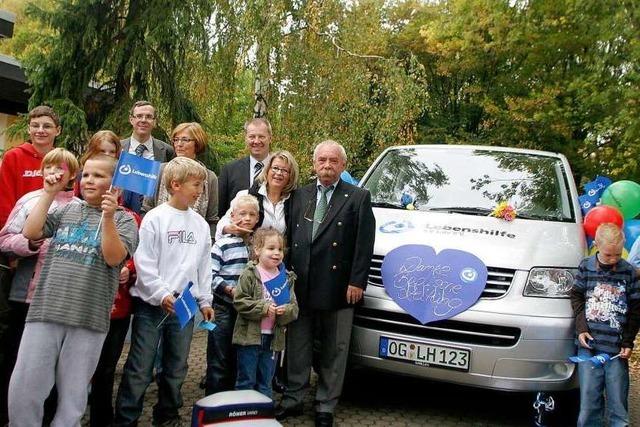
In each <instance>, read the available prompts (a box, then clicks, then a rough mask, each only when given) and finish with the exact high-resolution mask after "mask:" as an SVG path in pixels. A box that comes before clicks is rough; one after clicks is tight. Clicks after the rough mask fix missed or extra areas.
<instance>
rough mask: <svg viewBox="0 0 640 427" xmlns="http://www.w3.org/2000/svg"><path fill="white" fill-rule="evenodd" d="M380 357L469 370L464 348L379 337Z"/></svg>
mask: <svg viewBox="0 0 640 427" xmlns="http://www.w3.org/2000/svg"><path fill="white" fill-rule="evenodd" d="M380 357H382V358H385V359H394V360H400V361H402V362H409V363H414V364H416V365H421V366H430V367H435V368H447V369H455V370H458V371H465V372H466V371H468V370H469V359H470V358H471V351H469V350H467V349H464V348H455V347H444V346H441V345H435V344H425V343H419V342H413V341H404V340H398V339H395V338H388V337H380Z"/></svg>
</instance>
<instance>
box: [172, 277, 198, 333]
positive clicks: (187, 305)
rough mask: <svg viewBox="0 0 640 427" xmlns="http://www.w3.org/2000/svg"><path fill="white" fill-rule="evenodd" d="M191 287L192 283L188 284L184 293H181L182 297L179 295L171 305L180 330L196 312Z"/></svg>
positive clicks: (196, 308) (196, 305)
mask: <svg viewBox="0 0 640 427" xmlns="http://www.w3.org/2000/svg"><path fill="white" fill-rule="evenodd" d="M192 286H193V282H189V284H188V285H187V287H186V288H185V289H184V291H182V295H180V296H179V297H178V298H177V299H176V302H175V303H174V304H173V309H174V310H175V311H176V316H178V320H179V321H180V327H181V328H184V327H185V326H186V325H187V323H189V321H190V320H191V319H192V318H193V316H195V315H196V312H197V311H198V303H197V302H196V300H195V298H194V297H193V295H191V287H192Z"/></svg>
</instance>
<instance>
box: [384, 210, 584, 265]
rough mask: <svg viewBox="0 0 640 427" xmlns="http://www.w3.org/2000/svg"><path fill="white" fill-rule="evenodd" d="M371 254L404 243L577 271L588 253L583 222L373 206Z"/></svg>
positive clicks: (500, 261) (493, 262)
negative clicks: (372, 250)
mask: <svg viewBox="0 0 640 427" xmlns="http://www.w3.org/2000/svg"><path fill="white" fill-rule="evenodd" d="M373 212H374V214H375V217H376V228H377V230H376V242H375V249H374V253H375V254H376V255H384V254H386V253H388V252H389V251H391V250H392V249H395V248H397V247H398V246H402V245H408V244H422V245H428V246H431V247H433V248H434V249H435V250H436V252H440V251H442V250H443V249H459V250H463V251H467V252H470V253H472V254H474V255H476V256H477V257H478V258H480V259H481V260H482V261H483V262H484V263H485V265H487V266H491V267H501V268H511V269H516V270H529V269H530V268H532V267H577V266H578V264H579V263H580V260H581V259H582V258H583V257H584V255H585V251H586V241H585V237H584V231H583V228H582V224H577V223H575V222H556V221H540V220H529V219H521V218H516V219H515V220H513V221H511V222H508V221H505V220H502V219H499V218H493V217H488V216H475V215H464V214H457V213H439V212H421V211H408V210H398V209H386V208H373Z"/></svg>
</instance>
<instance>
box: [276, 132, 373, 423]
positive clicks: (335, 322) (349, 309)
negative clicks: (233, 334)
mask: <svg viewBox="0 0 640 427" xmlns="http://www.w3.org/2000/svg"><path fill="white" fill-rule="evenodd" d="M346 161H347V158H346V153H345V151H344V148H343V147H342V146H341V145H340V144H338V143H337V142H335V141H324V142H322V143H320V144H319V145H318V146H317V147H316V148H315V150H314V153H313V167H314V170H315V172H316V174H317V177H318V179H317V182H315V183H313V184H310V185H307V186H306V187H303V188H301V189H299V190H297V191H296V192H294V194H293V196H292V201H291V223H290V224H289V227H288V230H287V235H288V242H289V244H290V245H291V250H290V252H289V263H288V267H289V268H290V269H291V270H293V271H294V272H295V273H296V275H297V276H298V279H297V281H296V285H295V293H296V297H297V299H298V304H299V306H300V314H299V316H298V320H296V321H295V322H293V323H292V324H291V325H290V326H289V329H288V332H287V333H288V336H287V339H288V341H287V358H288V359H287V388H286V390H285V393H284V397H283V399H282V402H281V405H280V407H279V408H278V410H277V412H276V417H277V418H278V419H284V418H287V417H289V416H295V415H299V414H301V413H302V401H303V398H304V390H305V388H306V386H307V383H308V380H309V374H310V371H311V365H312V357H313V343H314V340H319V342H320V346H319V348H320V354H319V369H318V371H319V372H318V387H317V391H316V397H315V401H316V417H315V419H316V426H323V427H324V426H332V425H333V412H334V410H335V407H336V405H337V403H338V398H339V397H340V393H341V392H342V383H343V381H344V373H345V369H346V365H347V356H348V352H349V341H350V339H351V325H352V322H353V310H354V309H353V307H354V304H356V303H357V302H358V301H360V300H361V298H362V295H363V292H364V289H365V287H366V285H367V276H368V274H369V265H370V263H371V256H372V254H373V244H374V238H375V218H374V216H373V211H372V210H371V195H370V194H369V192H368V191H367V190H364V189H361V188H358V187H355V186H353V185H351V184H348V183H346V182H344V181H342V180H340V173H342V171H343V170H344V169H345V166H346Z"/></svg>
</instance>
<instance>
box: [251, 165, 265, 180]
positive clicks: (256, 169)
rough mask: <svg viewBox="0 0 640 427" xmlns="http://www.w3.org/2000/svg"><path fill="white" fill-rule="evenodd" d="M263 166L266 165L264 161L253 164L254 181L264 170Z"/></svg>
mask: <svg viewBox="0 0 640 427" xmlns="http://www.w3.org/2000/svg"><path fill="white" fill-rule="evenodd" d="M263 167H264V164H263V163H262V162H258V163H256V164H255V165H254V166H253V180H254V181H255V179H256V178H257V177H258V175H260V172H262V168H263Z"/></svg>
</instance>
